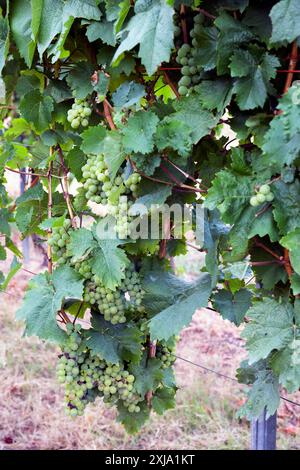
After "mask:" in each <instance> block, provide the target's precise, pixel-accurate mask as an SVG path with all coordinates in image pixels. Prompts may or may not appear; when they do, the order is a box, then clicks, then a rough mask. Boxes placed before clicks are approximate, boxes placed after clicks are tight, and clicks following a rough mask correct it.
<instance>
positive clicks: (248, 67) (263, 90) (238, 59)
mask: <svg viewBox="0 0 300 470" xmlns="http://www.w3.org/2000/svg"><path fill="white" fill-rule="evenodd" d="M279 65H280V62H279V60H278V59H277V57H275V56H274V55H271V54H268V53H266V54H263V55H262V56H261V57H256V56H255V55H254V54H251V53H250V52H248V51H241V50H238V51H236V52H235V53H234V55H233V56H232V58H231V64H230V69H231V75H232V76H233V77H241V78H238V80H237V81H236V83H235V86H234V91H235V92H236V94H237V102H238V105H239V107H240V109H242V110H245V109H253V108H257V107H262V106H263V105H264V103H265V101H266V98H267V94H268V91H269V90H270V85H269V82H270V79H271V78H274V77H275V76H276V69H277V68H278V67H279Z"/></svg>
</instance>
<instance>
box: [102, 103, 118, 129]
mask: <svg viewBox="0 0 300 470" xmlns="http://www.w3.org/2000/svg"><path fill="white" fill-rule="evenodd" d="M103 108H104V116H105V119H106V120H107V122H108V124H109V127H110V128H111V130H112V131H115V130H116V125H115V123H114V120H113V117H112V115H111V109H112V106H111V105H110V103H109V102H108V101H107V99H105V100H104V102H103Z"/></svg>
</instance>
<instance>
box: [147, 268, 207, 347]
mask: <svg viewBox="0 0 300 470" xmlns="http://www.w3.org/2000/svg"><path fill="white" fill-rule="evenodd" d="M210 292H211V279H210V276H209V275H208V274H203V275H202V276H201V277H200V278H199V279H198V280H197V281H196V282H195V285H194V288H193V289H191V291H188V292H187V293H185V294H183V295H181V296H179V297H178V298H177V299H176V300H175V303H174V304H173V305H172V306H170V307H167V308H166V309H165V310H162V311H161V312H160V313H158V314H157V315H155V316H154V317H153V318H152V319H151V320H150V322H149V328H150V334H151V337H152V338H153V339H165V340H168V339H169V338H170V337H171V336H173V335H177V334H178V333H179V331H180V330H181V329H182V328H183V327H185V326H187V325H188V324H189V323H190V321H191V319H192V316H193V315H194V313H195V311H196V309H197V308H201V307H206V306H207V302H208V298H209V295H210Z"/></svg>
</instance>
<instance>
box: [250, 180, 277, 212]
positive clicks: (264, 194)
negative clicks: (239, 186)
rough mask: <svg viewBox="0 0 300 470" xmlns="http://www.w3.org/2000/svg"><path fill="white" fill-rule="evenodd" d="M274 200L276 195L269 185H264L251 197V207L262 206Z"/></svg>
mask: <svg viewBox="0 0 300 470" xmlns="http://www.w3.org/2000/svg"><path fill="white" fill-rule="evenodd" d="M273 199H274V194H273V193H272V191H271V188H270V186H269V185H268V184H263V185H262V186H261V187H260V188H259V191H258V192H257V193H256V194H255V195H254V196H252V197H251V199H250V205H251V206H253V207H257V206H260V205H261V204H263V203H264V202H271V201H273Z"/></svg>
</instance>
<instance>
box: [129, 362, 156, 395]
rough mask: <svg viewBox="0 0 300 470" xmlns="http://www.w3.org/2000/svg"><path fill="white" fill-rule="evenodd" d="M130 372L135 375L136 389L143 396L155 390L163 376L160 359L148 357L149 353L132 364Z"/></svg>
mask: <svg viewBox="0 0 300 470" xmlns="http://www.w3.org/2000/svg"><path fill="white" fill-rule="evenodd" d="M130 372H131V373H132V374H133V375H134V376H135V382H134V386H135V389H136V390H137V392H138V393H139V394H140V395H142V396H144V395H146V393H147V392H148V391H149V390H155V389H156V387H157V386H158V384H159V382H160V381H161V380H162V378H163V371H162V369H161V362H160V360H159V359H157V358H147V354H144V356H143V358H142V360H141V362H140V363H139V364H130Z"/></svg>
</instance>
